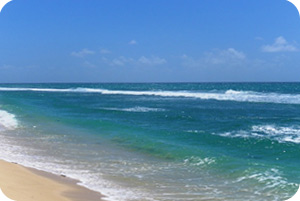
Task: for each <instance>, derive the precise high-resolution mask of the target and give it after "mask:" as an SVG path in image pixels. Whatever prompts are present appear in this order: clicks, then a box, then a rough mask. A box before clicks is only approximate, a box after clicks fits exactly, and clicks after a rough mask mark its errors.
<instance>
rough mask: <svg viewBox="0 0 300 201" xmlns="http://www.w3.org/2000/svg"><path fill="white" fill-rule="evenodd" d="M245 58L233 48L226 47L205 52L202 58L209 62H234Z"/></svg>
mask: <svg viewBox="0 0 300 201" xmlns="http://www.w3.org/2000/svg"><path fill="white" fill-rule="evenodd" d="M244 59H246V55H245V54H244V53H243V52H241V51H238V50H236V49H234V48H228V49H227V50H216V51H213V52H209V53H206V55H205V57H204V60H205V62H206V63H209V64H224V63H234V62H239V61H242V60H244Z"/></svg>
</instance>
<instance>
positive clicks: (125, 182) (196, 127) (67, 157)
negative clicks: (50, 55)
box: [0, 83, 300, 201]
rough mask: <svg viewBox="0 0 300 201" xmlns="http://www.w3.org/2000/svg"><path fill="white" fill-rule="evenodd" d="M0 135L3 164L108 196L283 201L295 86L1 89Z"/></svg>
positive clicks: (297, 107)
mask: <svg viewBox="0 0 300 201" xmlns="http://www.w3.org/2000/svg"><path fill="white" fill-rule="evenodd" d="M1 124H2V126H1ZM0 135H1V139H2V140H1V147H3V148H2V149H3V150H2V151H1V153H0V157H1V158H3V159H6V160H10V161H15V162H18V163H21V164H24V165H27V166H31V167H35V168H38V169H43V170H46V171H50V172H53V173H57V174H65V175H67V176H70V177H72V178H76V179H79V180H80V181H81V182H82V185H84V186H87V187H89V188H91V189H93V190H97V191H100V192H102V193H104V194H105V195H107V196H108V199H110V200H209V199H211V200H270V201H271V200H272V201H273V200H285V199H287V198H289V197H291V196H292V195H293V194H294V193H295V192H296V190H297V188H298V184H299V183H300V168H299V166H300V157H299V154H300V83H181V84H179V83H165V84H157V83H153V84H152V83H148V84H6V85H5V84H2V85H0Z"/></svg>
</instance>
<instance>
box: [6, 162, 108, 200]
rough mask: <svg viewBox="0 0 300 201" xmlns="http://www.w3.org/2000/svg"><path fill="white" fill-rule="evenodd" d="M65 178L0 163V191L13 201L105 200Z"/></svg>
mask: <svg viewBox="0 0 300 201" xmlns="http://www.w3.org/2000/svg"><path fill="white" fill-rule="evenodd" d="M78 182H79V181H78V180H74V179H71V178H68V177H66V176H64V175H55V174H53V173H50V172H45V171H41V170H37V169H34V168H28V167H25V166H22V165H20V164H17V163H13V162H7V161H4V160H0V188H1V189H2V191H3V193H4V194H5V195H6V196H7V197H9V198H10V199H12V200H16V201H41V200H43V201H53V200H55V201H86V200H88V201H103V198H104V196H103V195H101V194H100V193H98V192H96V191H92V190H90V189H87V188H85V187H83V186H80V185H78Z"/></svg>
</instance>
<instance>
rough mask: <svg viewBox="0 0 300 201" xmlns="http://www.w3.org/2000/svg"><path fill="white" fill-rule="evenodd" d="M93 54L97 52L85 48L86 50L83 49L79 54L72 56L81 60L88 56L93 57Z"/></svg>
mask: <svg viewBox="0 0 300 201" xmlns="http://www.w3.org/2000/svg"><path fill="white" fill-rule="evenodd" d="M92 54H95V52H94V51H92V50H89V49H86V48H84V49H82V50H80V51H78V52H72V53H71V55H72V56H74V57H81V58H83V57H85V56H87V55H92Z"/></svg>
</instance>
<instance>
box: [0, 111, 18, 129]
mask: <svg viewBox="0 0 300 201" xmlns="http://www.w3.org/2000/svg"><path fill="white" fill-rule="evenodd" d="M17 127H18V121H17V119H16V117H15V115H14V114H11V113H8V112H6V111H4V110H0V130H2V129H4V130H14V129H16V128H17Z"/></svg>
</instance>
